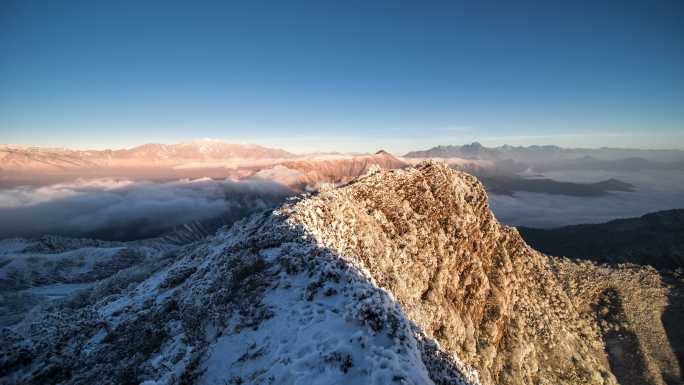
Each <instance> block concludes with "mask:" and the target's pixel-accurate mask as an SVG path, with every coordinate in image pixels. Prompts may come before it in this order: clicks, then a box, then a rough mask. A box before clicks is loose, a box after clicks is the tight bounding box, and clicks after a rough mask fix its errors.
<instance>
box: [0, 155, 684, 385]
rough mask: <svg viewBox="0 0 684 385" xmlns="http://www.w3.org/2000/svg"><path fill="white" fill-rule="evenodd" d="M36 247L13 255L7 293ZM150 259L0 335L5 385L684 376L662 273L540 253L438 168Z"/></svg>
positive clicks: (392, 177) (313, 199)
mask: <svg viewBox="0 0 684 385" xmlns="http://www.w3.org/2000/svg"><path fill="white" fill-rule="evenodd" d="M23 247H24V246H22V245H21V244H15V245H14V246H13V249H12V253H11V255H10V254H6V255H5V256H4V257H3V258H5V259H3V260H2V263H0V268H1V269H3V270H2V277H3V281H2V282H3V287H5V288H7V287H11V286H12V285H11V283H12V282H13V281H12V280H13V279H15V278H13V277H16V276H17V273H16V271H18V269H19V270H20V269H21V268H22V266H24V265H22V264H21V263H19V262H18V261H23V259H22V258H23V257H25V253H27V252H28V251H26V250H23V249H22V248H23ZM77 247H78V246H77V245H74V244H69V245H67V246H65V247H63V248H60V249H59V252H60V253H69V252H70V251H69V250H68V249H70V248H71V249H74V248H77ZM90 247H91V248H96V247H97V245H92V244H91V245H90ZM102 247H105V246H102ZM106 247H119V248H120V247H122V246H121V245H118V244H117V245H113V246H112V245H109V246H106ZM52 249H54V248H52ZM41 250H42V251H41ZM41 250H39V251H35V250H33V251H31V252H32V253H34V254H35V253H38V254H40V253H43V254H42V255H48V254H50V253H52V252H54V251H51V250H43V249H41ZM146 250H147V251H146V254H145V257H144V258H138V259H135V264H133V265H130V264H127V265H125V266H122V268H121V269H119V270H112V272H111V274H110V275H108V276H107V277H104V278H102V279H100V280H98V281H97V282H96V283H94V284H92V285H88V286H87V287H85V288H83V289H81V290H78V291H75V292H73V293H71V294H69V295H68V296H65V297H64V298H60V299H57V300H53V301H49V302H41V303H40V305H38V306H36V307H35V308H32V309H30V310H27V313H26V314H25V315H24V316H23V318H21V317H20V318H21V320H19V321H17V322H14V323H12V324H11V325H8V326H7V327H5V328H4V329H3V330H2V332H1V335H0V346H1V347H0V353H1V354H0V378H2V380H1V382H2V383H3V384H53V383H60V384H93V383H98V384H145V385H153V384H222V385H225V384H278V385H280V384H470V385H474V384H485V385H493V384H549V385H558V384H617V383H621V384H668V385H670V384H678V383H681V373H680V371H679V370H680V369H679V366H678V364H677V360H676V357H675V354H674V353H673V348H672V347H671V346H670V343H669V341H668V338H667V331H666V330H665V328H664V326H663V323H662V322H661V317H660V316H661V315H662V313H663V312H664V309H665V307H666V305H667V296H668V287H667V286H666V285H665V284H664V283H663V282H662V280H661V279H660V275H659V273H658V272H657V271H656V270H654V269H652V268H648V267H638V266H633V265H619V266H607V265H595V264H592V263H591V262H586V261H584V262H577V261H574V260H569V259H563V258H556V257H551V256H547V255H544V254H542V253H539V252H537V251H535V250H533V249H532V248H531V247H529V246H528V245H527V244H526V243H525V242H524V241H523V240H522V238H521V237H520V235H519V234H518V232H517V230H516V229H514V228H512V227H507V226H503V225H501V224H500V223H499V222H498V221H497V220H496V218H495V217H494V216H493V215H492V213H491V211H490V209H489V206H488V198H487V194H486V193H485V190H484V188H483V187H482V184H481V183H480V182H479V181H478V180H477V179H476V178H475V177H473V176H471V175H468V174H465V173H462V172H458V171H454V170H452V169H450V168H449V167H447V166H446V165H444V164H441V163H433V162H426V163H421V164H419V165H418V166H416V167H415V168H407V169H403V170H391V171H383V170H380V169H379V168H374V169H372V170H371V171H370V172H368V173H367V174H365V175H363V176H361V177H359V178H357V179H355V180H354V181H352V182H350V183H349V184H347V185H346V186H343V187H338V188H327V189H323V190H322V191H320V192H318V193H317V194H316V195H313V196H302V197H299V198H296V199H292V200H290V201H288V202H287V203H286V204H284V205H283V206H281V207H279V208H278V209H276V210H274V211H269V212H264V213H262V214H257V215H254V216H251V217H249V218H247V219H245V220H242V221H240V222H238V223H236V224H234V225H233V226H232V227H230V228H224V229H221V230H219V231H218V232H217V233H216V235H214V236H211V237H208V238H205V239H203V240H200V241H197V242H194V243H192V244H190V245H187V246H182V247H177V248H164V247H157V248H149V247H148V249H146ZM150 253H156V254H155V255H154V256H151V255H150ZM110 254H111V255H118V254H116V253H110ZM110 254H106V255H107V258H110ZM60 255H61V254H60ZM34 257H35V255H34ZM46 258H47V257H46ZM111 258H114V257H111ZM129 259H130V258H129ZM108 260H109V259H108ZM70 266H71V267H70ZM73 266H75V265H69V264H68V263H67V264H65V266H64V269H69V268H74V267H73ZM78 266H79V267H78V268H79V269H87V266H86V267H83V266H80V265H78ZM10 269H14V270H12V271H14V273H12V271H10ZM110 270H111V269H110Z"/></svg>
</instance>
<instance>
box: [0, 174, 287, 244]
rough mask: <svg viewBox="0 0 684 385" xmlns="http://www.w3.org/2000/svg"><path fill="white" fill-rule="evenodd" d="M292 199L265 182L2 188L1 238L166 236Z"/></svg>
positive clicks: (99, 182) (92, 182) (100, 181)
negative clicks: (176, 229)
mask: <svg viewBox="0 0 684 385" xmlns="http://www.w3.org/2000/svg"><path fill="white" fill-rule="evenodd" d="M289 195H292V191H291V190H289V189H288V188H286V187H284V186H282V185H279V184H277V183H273V182H269V181H261V180H246V181H240V182H235V181H230V180H212V179H208V178H204V179H197V180H179V181H174V182H166V183H153V182H135V181H131V180H117V179H91V180H78V181H75V182H70V183H60V184H53V185H49V186H42V187H34V186H30V187H29V186H24V187H16V188H11V189H5V190H0V238H10V237H24V238H31V237H39V236H42V235H45V234H54V235H62V236H69V237H88V238H98V239H104V240H135V239H143V238H150V237H155V236H159V235H162V234H164V233H166V232H168V231H170V230H171V229H173V228H174V227H176V226H179V225H182V224H185V223H190V222H193V221H202V220H208V219H213V218H217V217H226V218H230V219H231V220H235V219H239V218H241V217H244V216H247V215H249V214H251V213H253V212H255V211H260V210H264V209H267V208H269V207H273V206H275V205H277V204H278V203H280V202H282V201H283V199H284V198H285V197H287V196H289Z"/></svg>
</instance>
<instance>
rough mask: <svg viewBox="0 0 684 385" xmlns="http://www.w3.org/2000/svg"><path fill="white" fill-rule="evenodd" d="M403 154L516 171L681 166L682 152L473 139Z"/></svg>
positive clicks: (633, 168) (682, 161)
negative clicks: (493, 143) (487, 143)
mask: <svg viewBox="0 0 684 385" xmlns="http://www.w3.org/2000/svg"><path fill="white" fill-rule="evenodd" d="M404 157H405V158H420V159H425V158H442V159H460V160H463V159H465V160H470V161H488V162H491V166H490V168H492V167H493V168H501V169H504V170H515V171H520V169H523V170H524V169H525V168H533V169H534V170H536V171H552V170H568V169H583V170H593V169H595V170H611V171H614V170H621V171H639V170H642V169H680V170H682V169H684V151H681V150H643V149H621V148H597V149H586V148H561V147H558V146H529V147H522V146H509V145H503V146H500V147H485V146H483V145H481V144H480V143H478V142H474V143H471V144H466V145H462V146H438V147H433V148H431V149H428V150H424V151H412V152H409V153H407V154H406V155H404ZM447 161H448V160H447ZM461 163H463V162H462V161H461ZM471 167H472V166H471Z"/></svg>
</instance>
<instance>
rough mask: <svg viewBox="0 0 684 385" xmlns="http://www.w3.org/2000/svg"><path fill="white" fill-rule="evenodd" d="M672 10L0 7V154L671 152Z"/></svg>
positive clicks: (681, 20)
mask: <svg viewBox="0 0 684 385" xmlns="http://www.w3.org/2000/svg"><path fill="white" fill-rule="evenodd" d="M682 68H684V2H682V1H657V0H656V1H648V2H646V1H567V2H556V1H538V2H532V1H518V2H509V1H501V2H491V1H486V0H485V1H473V2H461V1H444V2H439V1H423V2H418V1H388V2H368V1H344V2H332V1H324V0H322V1H311V2H302V1H287V2H285V1H281V2H275V1H274V2H261V1H249V2H229V1H217V2H203V1H195V2H178V1H163V2H162V1H158V2H157V1H117V2H104V1H57V0H53V1H32V0H27V1H12V0H9V1H8V0H5V1H2V2H0V143H16V144H35V145H41V146H68V147H78V148H107V147H126V146H132V145H136V144H140V143H144V142H165V143H171V142H177V141H182V140H190V139H194V138H201V137H211V138H217V139H224V140H227V141H234V142H253V143H259V144H264V145H271V146H278V147H284V148H287V149H290V150H293V151H313V150H341V151H354V150H356V151H371V150H375V149H377V148H380V147H383V148H386V149H388V150H391V151H397V152H404V151H407V150H410V149H417V148H424V147H429V146H432V145H437V144H461V143H467V142H470V141H473V140H479V141H481V142H482V143H483V144H485V145H498V144H503V143H509V144H522V145H526V144H558V145H563V146H580V147H597V146H616V147H647V148H684V74H683V72H684V71H683V70H682Z"/></svg>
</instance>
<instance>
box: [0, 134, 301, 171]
mask: <svg viewBox="0 0 684 385" xmlns="http://www.w3.org/2000/svg"><path fill="white" fill-rule="evenodd" d="M294 156H295V155H294V154H291V153H289V152H287V151H285V150H280V149H274V148H267V147H261V146H257V145H252V144H232V143H225V142H221V141H216V140H197V141H192V142H184V143H178V144H159V143H149V144H143V145H141V146H137V147H133V148H130V149H121V150H71V149H63V148H41V147H23V146H8V145H5V146H0V161H1V162H2V163H1V164H2V166H0V169H3V170H7V171H17V170H44V171H59V170H69V169H79V168H93V167H136V166H144V167H150V166H173V165H182V164H185V163H190V162H197V161H200V162H209V161H223V160H230V159H240V160H258V159H287V158H292V157H294Z"/></svg>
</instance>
